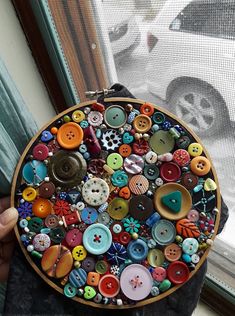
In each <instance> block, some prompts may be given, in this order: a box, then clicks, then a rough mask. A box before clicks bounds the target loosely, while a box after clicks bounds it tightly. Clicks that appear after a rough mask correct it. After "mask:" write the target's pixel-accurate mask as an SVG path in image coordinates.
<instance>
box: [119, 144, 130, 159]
mask: <svg viewBox="0 0 235 316" xmlns="http://www.w3.org/2000/svg"><path fill="white" fill-rule="evenodd" d="M118 151H119V154H120V155H121V156H122V157H128V156H130V154H131V152H132V148H131V146H130V145H128V144H122V145H121V146H120V147H119V149H118Z"/></svg>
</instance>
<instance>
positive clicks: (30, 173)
mask: <svg viewBox="0 0 235 316" xmlns="http://www.w3.org/2000/svg"><path fill="white" fill-rule="evenodd" d="M22 175H23V178H24V179H25V181H26V182H27V183H29V184H34V185H37V184H40V183H41V182H42V181H43V180H44V178H45V177H46V176H47V167H46V165H45V164H44V163H43V162H41V161H38V160H32V161H29V162H27V163H26V164H25V165H24V167H23V170H22Z"/></svg>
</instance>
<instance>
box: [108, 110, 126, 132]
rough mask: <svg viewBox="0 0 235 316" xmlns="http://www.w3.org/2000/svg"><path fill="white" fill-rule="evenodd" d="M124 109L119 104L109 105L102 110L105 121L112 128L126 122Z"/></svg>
mask: <svg viewBox="0 0 235 316" xmlns="http://www.w3.org/2000/svg"><path fill="white" fill-rule="evenodd" d="M126 120H127V115H126V111H125V110H124V109H123V108H122V107H121V106H119V105H111V106H110V107H109V108H107V109H106V111H105V112H104V121H105V123H106V124H107V125H108V126H110V127H112V128H119V127H121V126H123V125H124V124H125V123H126Z"/></svg>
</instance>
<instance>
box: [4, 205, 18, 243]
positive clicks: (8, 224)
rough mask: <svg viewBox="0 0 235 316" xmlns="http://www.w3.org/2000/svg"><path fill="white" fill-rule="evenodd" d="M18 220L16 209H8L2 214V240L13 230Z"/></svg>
mask: <svg viewBox="0 0 235 316" xmlns="http://www.w3.org/2000/svg"><path fill="white" fill-rule="evenodd" d="M17 219H18V212H17V210H16V209H15V208H14V207H11V208H8V209H7V210H5V211H4V212H3V213H2V214H0V240H1V239H2V238H4V237H5V236H6V235H7V234H8V233H9V232H10V231H11V230H12V229H13V227H14V226H15V224H16V222H17Z"/></svg>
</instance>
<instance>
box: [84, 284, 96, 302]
mask: <svg viewBox="0 0 235 316" xmlns="http://www.w3.org/2000/svg"><path fill="white" fill-rule="evenodd" d="M95 296H96V291H95V289H94V288H93V287H91V286H85V287H84V298H85V299H87V300H91V299H92V298H93V297H95Z"/></svg>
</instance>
